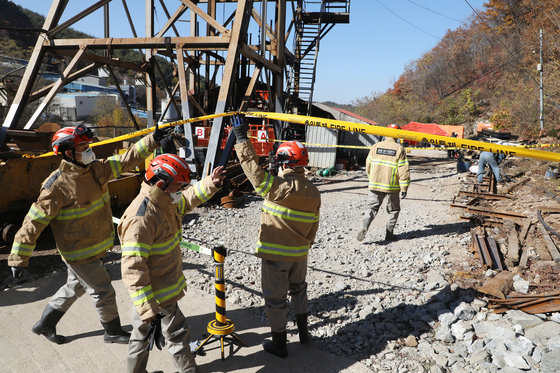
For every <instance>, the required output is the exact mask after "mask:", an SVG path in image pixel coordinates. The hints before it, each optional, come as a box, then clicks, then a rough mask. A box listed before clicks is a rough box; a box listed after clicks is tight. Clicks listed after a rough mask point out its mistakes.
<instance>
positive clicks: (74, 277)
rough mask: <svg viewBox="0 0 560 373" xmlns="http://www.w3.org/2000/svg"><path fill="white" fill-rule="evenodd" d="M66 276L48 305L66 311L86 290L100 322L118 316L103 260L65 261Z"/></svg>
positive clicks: (113, 290) (112, 290)
mask: <svg viewBox="0 0 560 373" xmlns="http://www.w3.org/2000/svg"><path fill="white" fill-rule="evenodd" d="M66 266H67V267H68V278H67V279H66V284H64V285H63V286H62V287H61V288H60V289H58V291H57V292H56V294H55V295H54V296H53V297H52V298H51V300H50V301H49V305H50V306H51V307H52V308H54V309H56V310H58V311H62V312H66V311H68V309H69V308H70V306H71V305H72V304H74V302H75V301H76V300H77V299H78V298H79V297H81V296H82V295H84V294H85V293H86V292H87V293H88V294H89V295H90V296H91V297H92V298H93V303H94V305H95V309H96V310H97V313H98V314H99V319H100V320H101V322H109V321H113V320H114V319H116V318H117V317H118V316H119V311H118V309H117V302H116V299H115V289H113V285H111V277H109V274H108V273H107V270H106V269H105V266H104V265H103V261H102V260H101V259H100V260H96V261H95V262H92V263H86V264H79V265H76V264H72V263H66Z"/></svg>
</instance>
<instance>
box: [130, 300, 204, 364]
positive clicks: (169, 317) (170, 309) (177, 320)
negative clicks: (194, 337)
mask: <svg viewBox="0 0 560 373" xmlns="http://www.w3.org/2000/svg"><path fill="white" fill-rule="evenodd" d="M160 313H161V314H163V318H162V319H161V331H162V333H163V337H164V338H165V347H167V351H168V352H169V353H170V354H171V357H172V358H173V362H174V363H175V367H177V369H178V370H179V372H184V371H186V370H187V369H189V368H193V367H195V366H196V364H195V361H194V356H193V354H192V352H191V348H190V342H191V333H190V330H189V327H188V325H187V320H186V318H185V316H184V315H183V313H182V312H181V310H180V309H179V306H178V305H177V303H172V304H170V305H168V306H166V307H164V308H162V310H161V311H160ZM131 320H132V327H133V330H132V334H131V336H130V341H129V342H128V358H127V371H128V372H129V373H145V372H146V366H147V365H148V356H149V355H150V352H149V351H146V347H147V346H148V345H149V342H148V341H146V342H144V341H143V340H144V338H145V337H146V334H148V328H149V326H150V324H146V323H145V322H143V321H142V319H141V318H140V315H139V314H138V312H137V311H136V308H132V314H131Z"/></svg>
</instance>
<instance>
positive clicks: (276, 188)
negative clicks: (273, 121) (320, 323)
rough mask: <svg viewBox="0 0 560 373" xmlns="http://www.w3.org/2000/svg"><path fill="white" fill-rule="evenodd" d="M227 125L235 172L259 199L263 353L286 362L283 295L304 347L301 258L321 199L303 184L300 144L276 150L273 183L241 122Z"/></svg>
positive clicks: (305, 303)
mask: <svg viewBox="0 0 560 373" xmlns="http://www.w3.org/2000/svg"><path fill="white" fill-rule="evenodd" d="M233 124H234V127H233V131H234V133H235V136H236V138H237V140H236V142H237V144H236V145H235V150H236V152H237V157H238V158H239V161H240V162H241V167H242V168H243V171H244V172H245V175H247V177H248V178H249V180H250V182H251V184H252V185H253V187H254V188H255V191H256V192H257V193H259V194H260V195H261V196H262V197H263V198H264V203H263V207H262V213H261V226H260V230H259V237H258V241H257V248H256V256H257V257H259V258H261V259H262V279H261V282H262V291H263V297H264V300H265V311H266V315H267V317H268V320H269V321H270V327H271V331H272V341H265V342H264V343H263V347H264V349H265V351H267V352H270V353H273V354H275V355H277V356H280V357H287V356H288V350H287V347H286V323H287V317H288V307H287V304H286V300H287V295H288V292H289V293H290V295H291V297H292V301H293V303H294V309H295V314H296V322H297V325H298V330H299V339H300V342H301V343H303V344H306V343H309V342H310V335H309V332H308V329H307V307H308V300H307V282H305V277H306V275H307V254H308V251H309V248H310V247H311V245H312V243H313V241H314V240H315V235H316V234H317V229H318V228H319V209H320V207H321V195H320V194H319V191H318V190H317V188H316V187H315V185H313V183H311V182H310V181H309V180H307V179H306V178H305V174H304V169H303V167H304V166H306V165H307V163H308V161H309V156H308V154H307V150H306V149H305V147H304V146H303V145H302V144H301V143H299V142H297V141H290V142H286V143H283V144H282V145H280V146H279V147H278V150H277V151H276V156H275V158H276V160H277V162H278V163H279V164H280V165H281V168H280V172H279V175H278V176H276V177H275V176H273V175H272V174H270V173H268V172H265V171H264V170H263V169H262V168H261V167H260V166H259V162H258V157H257V155H256V153H255V149H254V148H253V145H252V144H251V142H250V141H249V140H248V138H247V125H246V124H245V123H244V119H243V117H240V116H234V118H233Z"/></svg>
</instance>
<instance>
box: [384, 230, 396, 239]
mask: <svg viewBox="0 0 560 373" xmlns="http://www.w3.org/2000/svg"><path fill="white" fill-rule="evenodd" d="M396 240H398V238H397V236H396V235H395V234H393V232H389V231H385V241H396Z"/></svg>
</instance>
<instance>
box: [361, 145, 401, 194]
mask: <svg viewBox="0 0 560 373" xmlns="http://www.w3.org/2000/svg"><path fill="white" fill-rule="evenodd" d="M366 172H367V174H368V180H369V189H370V190H373V191H376V192H385V193H398V192H399V191H403V192H406V190H407V189H408V186H409V185H410V173H409V171H408V160H407V158H406V151H405V150H404V148H403V147H402V146H400V145H399V144H397V142H396V141H395V139H393V138H392V137H388V138H386V139H385V140H384V141H381V142H378V143H377V144H375V145H374V146H372V147H371V150H370V151H369V154H368V157H367V161H366Z"/></svg>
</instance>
